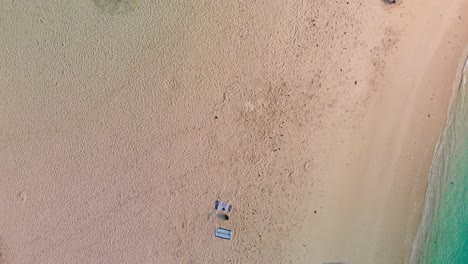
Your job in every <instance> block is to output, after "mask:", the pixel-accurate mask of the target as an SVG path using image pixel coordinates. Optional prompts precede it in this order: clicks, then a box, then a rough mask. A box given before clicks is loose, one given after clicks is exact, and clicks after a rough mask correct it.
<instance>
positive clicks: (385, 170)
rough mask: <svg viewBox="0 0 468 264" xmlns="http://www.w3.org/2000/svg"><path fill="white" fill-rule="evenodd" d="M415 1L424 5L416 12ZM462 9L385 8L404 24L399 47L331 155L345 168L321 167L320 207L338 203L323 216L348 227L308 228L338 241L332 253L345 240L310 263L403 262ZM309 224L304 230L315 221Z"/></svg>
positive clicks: (448, 83)
mask: <svg viewBox="0 0 468 264" xmlns="http://www.w3.org/2000/svg"><path fill="white" fill-rule="evenodd" d="M418 6H420V7H422V8H420V10H418V8H417V7H418ZM398 8H400V9H398ZM414 10H418V12H417V15H415V17H413V18H411V15H408V16H407V19H405V18H403V19H401V18H400V16H399V14H398V13H399V11H402V12H415V11H414ZM465 11H468V4H467V3H465V2H463V1H458V2H452V3H450V4H446V3H440V2H438V1H431V2H430V3H427V1H416V2H413V3H408V2H404V3H401V5H400V6H398V7H397V8H396V9H393V10H392V11H391V12H394V14H392V16H393V18H392V19H393V21H394V22H393V23H394V24H395V25H398V23H403V24H407V25H408V26H407V28H405V29H404V30H403V31H402V32H401V34H399V36H398V39H399V41H398V42H397V44H396V46H397V48H396V49H397V51H396V52H395V53H393V54H390V55H389V56H388V58H387V59H385V61H386V65H387V66H386V67H385V71H384V74H383V76H384V77H383V78H382V79H380V80H379V81H378V83H377V86H381V89H380V91H378V94H377V95H376V96H374V97H373V98H372V99H371V102H372V106H371V107H369V108H368V109H367V114H366V117H365V118H364V121H363V125H362V126H361V129H360V132H357V133H355V134H354V135H353V136H351V137H350V138H349V139H348V140H347V141H351V142H354V143H350V144H344V145H342V146H340V147H338V148H336V149H335V152H334V153H335V154H334V155H333V154H332V155H330V156H329V159H330V160H336V159H338V160H339V161H341V162H343V163H346V166H342V165H341V166H339V167H338V168H328V169H327V170H325V171H321V173H323V174H325V175H329V179H328V182H329V184H328V186H329V187H328V188H325V189H328V190H329V191H328V196H330V198H329V199H330V200H336V201H337V202H334V203H333V202H329V203H328V204H327V205H326V206H328V207H329V208H330V207H332V208H333V207H334V208H337V209H336V210H337V213H336V214H334V219H335V220H333V219H329V220H328V221H332V222H333V224H334V225H335V226H336V228H338V229H339V230H347V231H348V232H347V233H332V232H333V231H332V230H333V229H332V228H330V229H327V230H328V231H308V232H309V233H310V234H313V236H312V237H325V236H326V232H329V234H334V235H335V236H339V237H340V238H333V237H332V238H329V239H330V240H331V241H332V242H330V243H327V245H330V246H331V245H337V247H335V251H336V249H337V248H338V249H339V248H340V246H338V245H342V243H343V241H349V242H348V243H347V242H344V245H345V246H341V247H342V248H343V249H342V250H341V252H339V253H337V252H333V251H327V252H322V253H318V254H321V255H322V256H325V257H315V258H314V257H313V256H310V257H311V258H312V259H313V260H314V261H316V262H320V261H322V262H326V261H332V262H333V261H335V262H336V261H338V262H339V261H349V262H358V263H402V262H404V263H406V262H407V261H408V260H409V256H410V254H411V247H412V243H413V240H414V237H415V234H416V229H417V227H418V225H419V219H420V213H421V210H422V204H423V202H424V194H425V189H426V186H427V178H428V173H429V169H430V166H431V161H432V156H433V154H434V149H435V145H436V144H437V142H438V138H439V136H440V134H441V132H442V129H443V126H444V123H445V120H446V118H447V115H448V111H449V109H450V108H449V105H450V102H451V101H452V100H453V96H454V90H453V89H454V87H455V86H456V83H458V82H459V78H458V75H459V74H460V71H459V70H458V68H459V64H460V63H461V58H462V57H463V52H464V51H463V50H464V49H465V47H466V43H468V34H467V33H466V32H465V31H464V30H463V29H464V28H465V27H466V26H468V24H467V21H466V19H464V18H461V20H459V19H458V17H459V16H458V14H465V13H466V12H465ZM400 20H403V21H405V22H401V21H400ZM439 25H440V26H439ZM453 43H456V44H453ZM451 44H453V45H451ZM447 88H450V89H447ZM364 146H365V148H367V149H363V147H364ZM356 150H358V151H357V153H356ZM342 153H351V154H348V155H344V156H343V155H342ZM334 163H336V162H334ZM348 164H349V166H347V165H348ZM345 175H346V177H345ZM339 186H343V187H342V188H340V187H339ZM344 186H347V187H344ZM334 191H339V192H340V193H339V194H334V193H333V192H334ZM340 203H341V205H340ZM324 207H325V206H324ZM338 208H340V209H338ZM309 210H312V208H309ZM308 217H313V214H311V213H309V214H308ZM336 219H343V220H342V221H340V220H336ZM345 219H349V220H345ZM309 225H310V227H306V228H304V229H303V230H302V232H307V230H311V229H312V228H313V227H314V225H312V224H309ZM315 226H317V225H315ZM318 226H322V225H320V224H319V225H318ZM325 226H326V225H325ZM326 248H328V247H326Z"/></svg>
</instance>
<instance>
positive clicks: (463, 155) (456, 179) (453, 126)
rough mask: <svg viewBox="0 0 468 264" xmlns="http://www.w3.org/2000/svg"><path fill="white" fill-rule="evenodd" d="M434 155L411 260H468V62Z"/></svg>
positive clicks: (433, 263) (449, 263)
mask: <svg viewBox="0 0 468 264" xmlns="http://www.w3.org/2000/svg"><path fill="white" fill-rule="evenodd" d="M463 73H464V74H463V77H462V82H461V86H460V89H459V91H458V94H457V96H456V99H455V100H454V101H453V104H452V109H451V111H450V114H449V116H448V120H447V123H446V125H445V128H444V131H443V133H442V135H441V137H440V139H439V143H438V145H437V148H436V152H435V154H434V157H433V161H432V167H431V172H430V175H429V183H428V188H427V191H426V198H425V204H424V208H423V214H422V218H421V223H420V226H419V228H418V233H417V235H416V238H415V241H414V242H413V248H412V253H411V258H410V263H412V264H416V263H417V264H439V263H440V264H467V263H468V66H467V63H465V67H464V69H463Z"/></svg>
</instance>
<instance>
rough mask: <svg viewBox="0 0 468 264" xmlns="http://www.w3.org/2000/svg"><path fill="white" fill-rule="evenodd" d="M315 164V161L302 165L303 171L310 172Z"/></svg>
mask: <svg viewBox="0 0 468 264" xmlns="http://www.w3.org/2000/svg"><path fill="white" fill-rule="evenodd" d="M314 164H315V160H309V161H307V162H306V163H304V170H305V171H310V169H311V167H312V166H313V165H314Z"/></svg>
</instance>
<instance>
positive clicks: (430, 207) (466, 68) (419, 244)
mask: <svg viewBox="0 0 468 264" xmlns="http://www.w3.org/2000/svg"><path fill="white" fill-rule="evenodd" d="M467 51H468V48H465V52H464V53H463V56H462V57H461V59H460V62H459V67H458V70H457V72H458V74H457V79H459V80H460V81H459V83H458V85H456V82H454V87H453V91H454V93H453V96H452V100H451V101H450V106H449V111H448V113H447V120H446V122H445V123H444V128H443V129H442V132H441V134H440V136H439V140H438V141H437V145H436V147H435V152H434V156H433V159H432V163H431V169H430V172H429V177H428V184H427V188H426V191H425V195H424V197H425V198H424V204H423V208H422V212H421V219H420V222H419V225H418V228H417V232H416V235H415V238H414V240H413V243H412V246H411V255H410V259H409V263H411V264H412V263H419V262H420V261H421V260H420V257H421V255H420V253H421V251H422V250H424V248H423V247H425V246H427V245H426V243H425V242H427V241H423V240H422V239H423V238H427V236H428V233H427V232H430V228H431V226H432V225H434V224H435V223H430V222H428V221H430V220H431V219H427V218H428V217H431V216H432V215H433V214H434V213H435V210H436V208H434V203H437V202H440V199H441V198H442V197H443V195H444V194H443V193H441V194H440V195H439V196H438V197H437V198H433V197H432V196H434V192H435V190H439V189H441V188H443V187H444V186H436V184H437V183H436V178H435V177H442V175H439V174H436V173H435V172H434V171H433V170H434V168H433V166H434V165H435V162H436V161H438V159H440V157H439V156H441V155H443V154H440V153H438V152H440V151H443V150H442V149H440V144H443V143H444V142H442V140H445V139H444V138H443V137H444V136H446V133H447V130H448V129H449V126H450V124H451V122H453V116H454V115H455V114H456V113H455V112H454V111H455V110H456V109H455V105H453V104H454V103H455V101H456V100H457V97H458V96H463V95H461V94H460V92H461V89H466V88H463V87H462V85H463V84H464V82H465V81H464V79H465V80H466V78H468V56H467ZM457 87H458V88H457ZM439 185H440V182H439Z"/></svg>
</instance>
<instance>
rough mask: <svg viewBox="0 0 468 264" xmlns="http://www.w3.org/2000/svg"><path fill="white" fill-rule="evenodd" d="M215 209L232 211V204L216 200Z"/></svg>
mask: <svg viewBox="0 0 468 264" xmlns="http://www.w3.org/2000/svg"><path fill="white" fill-rule="evenodd" d="M215 209H216V210H218V211H223V212H231V211H232V205H230V204H228V203H226V202H223V201H221V200H216V202H215Z"/></svg>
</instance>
